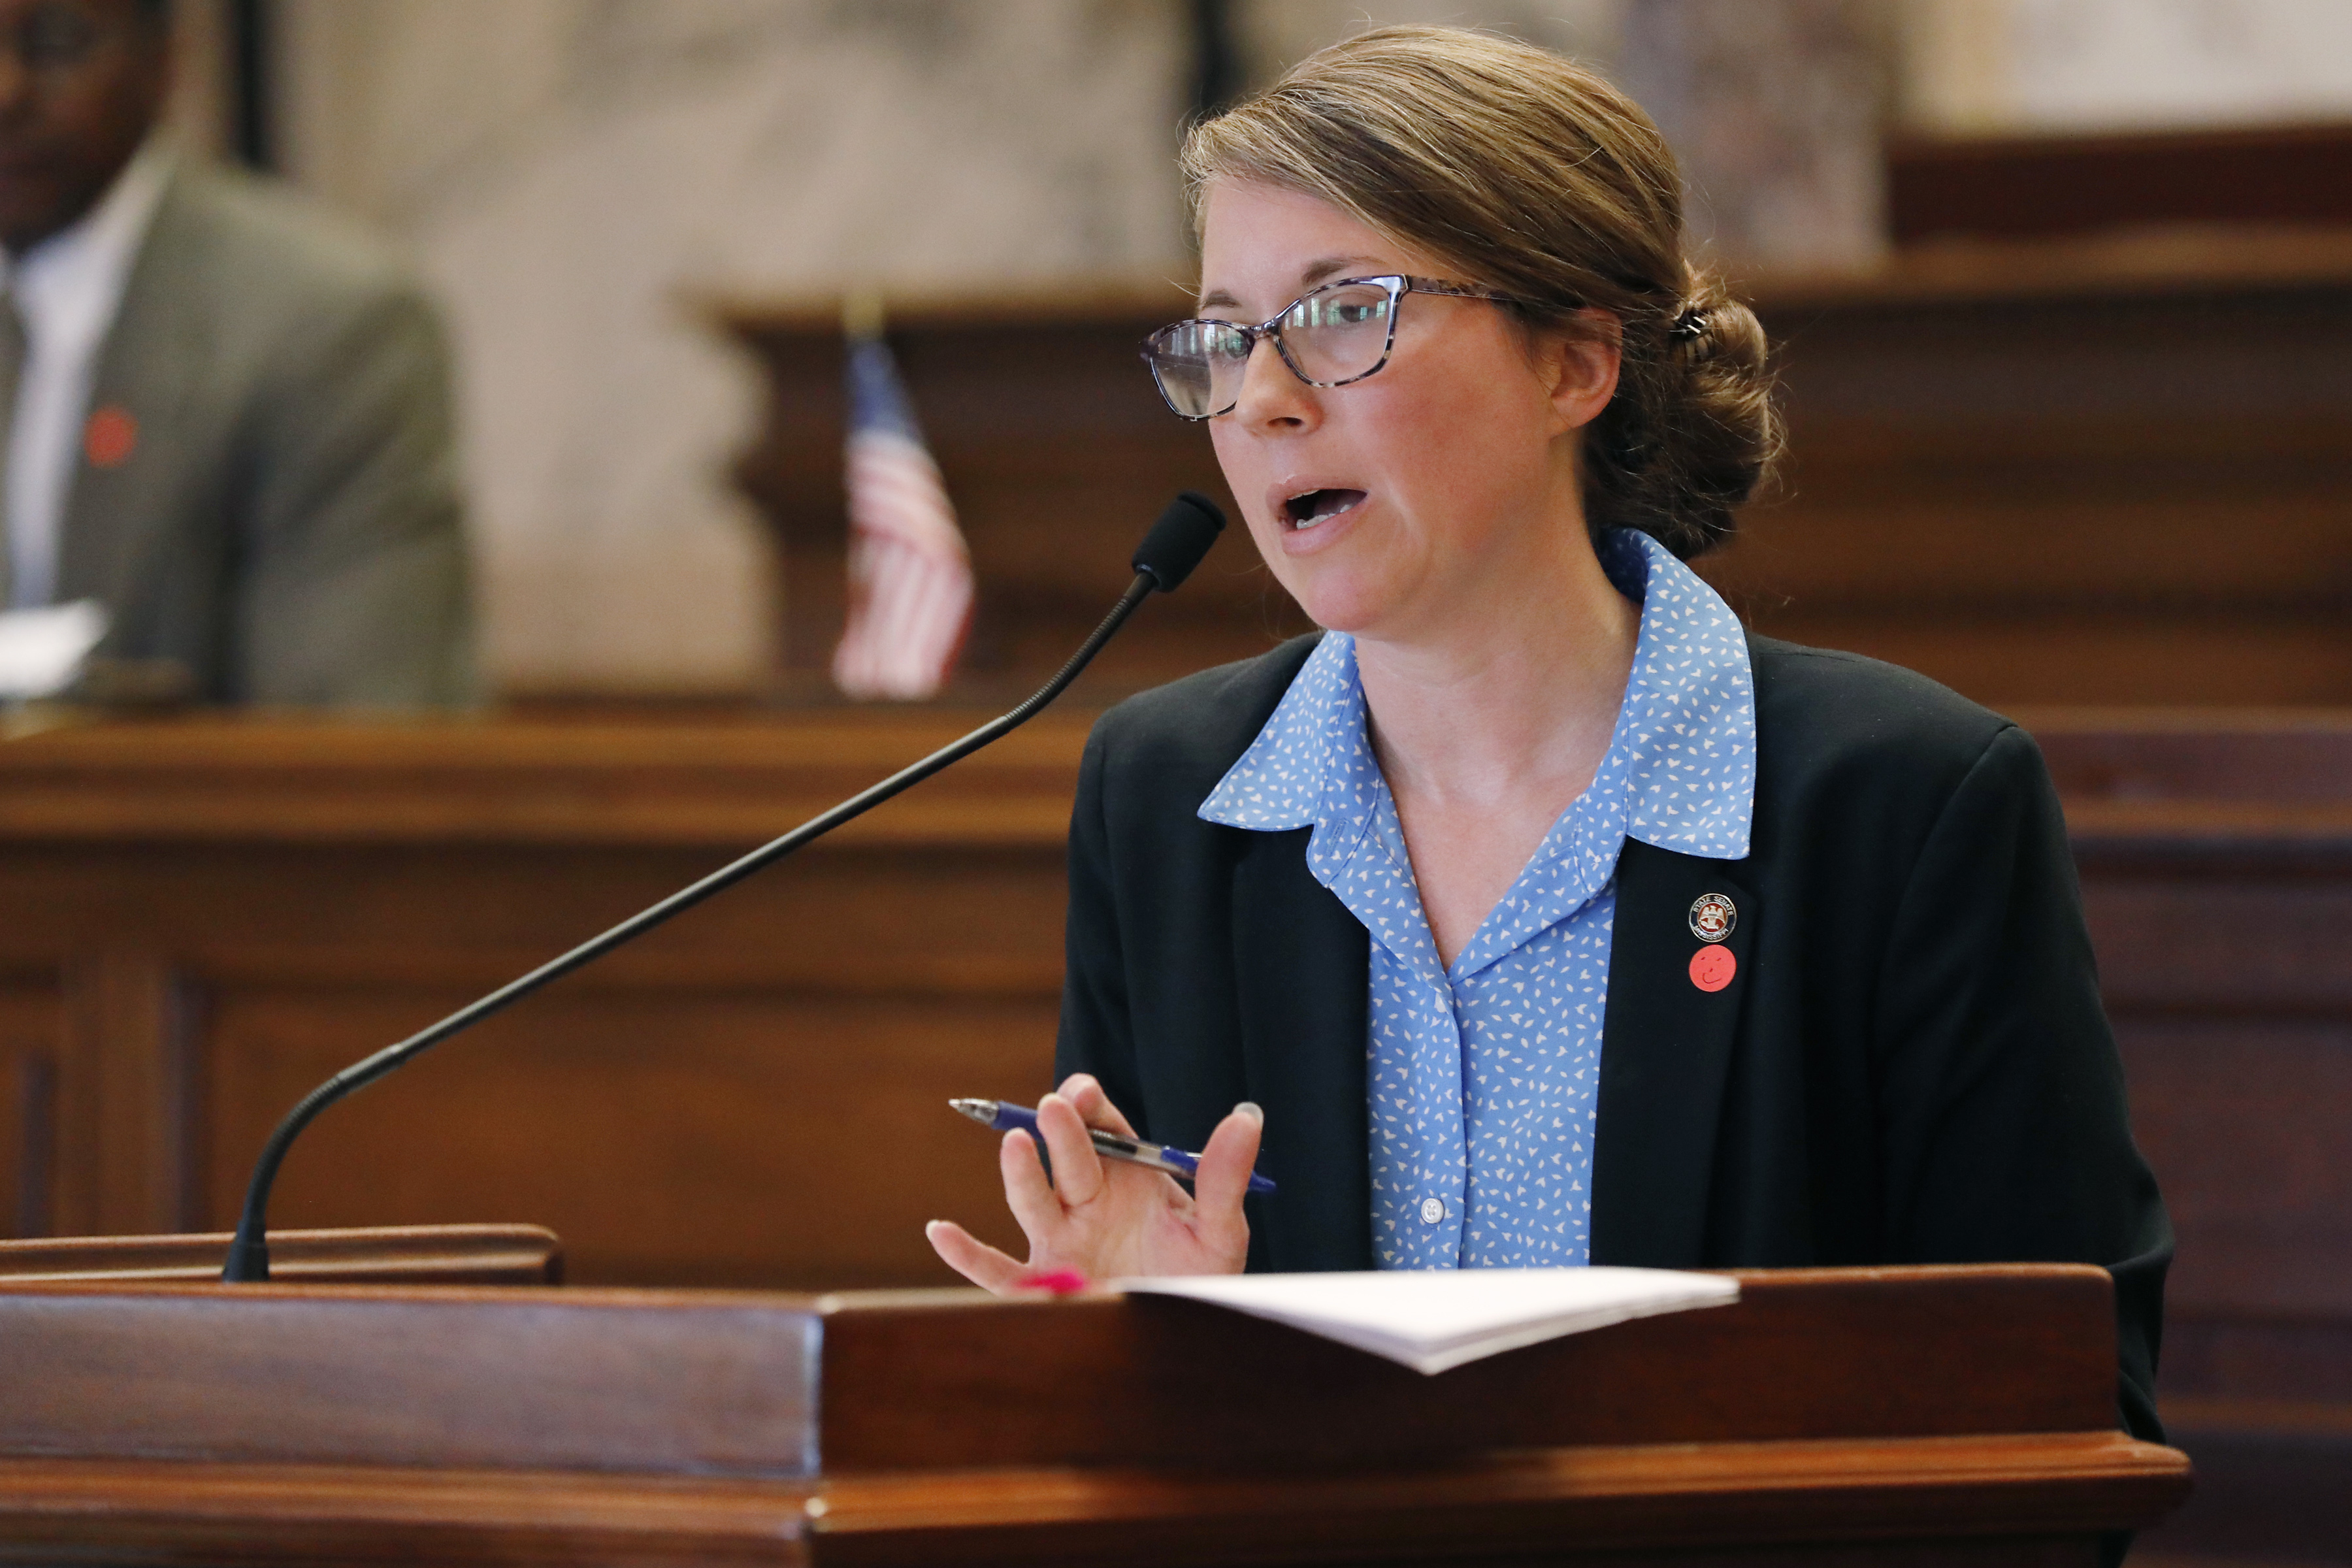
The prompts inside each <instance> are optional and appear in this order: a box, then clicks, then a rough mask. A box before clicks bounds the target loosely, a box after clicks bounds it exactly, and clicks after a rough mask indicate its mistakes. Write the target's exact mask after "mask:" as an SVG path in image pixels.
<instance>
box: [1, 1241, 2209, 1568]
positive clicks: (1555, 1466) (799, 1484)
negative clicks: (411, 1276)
mask: <svg viewBox="0 0 2352 1568" xmlns="http://www.w3.org/2000/svg"><path fill="white" fill-rule="evenodd" d="M1740 1279H1741V1281H1742V1284H1743V1287H1744V1299H1743V1300H1741V1301H1740V1302H1739V1303H1738V1305H1737V1306H1733V1307H1727V1308H1717V1309H1713V1310H1702V1311H1694V1312H1686V1313H1682V1314H1679V1315H1675V1316H1670V1317H1664V1318H1655V1319H1650V1320H1647V1321H1641V1322H1634V1323H1628V1324H1622V1325H1620V1326H1618V1327H1615V1328H1611V1329H1605V1330H1601V1331H1597V1332H1594V1333H1590V1334H1585V1335H1580V1336H1577V1337H1573V1338H1570V1339H1566V1340H1559V1341H1555V1342H1551V1343H1549V1344H1546V1345H1540V1346H1536V1347H1533V1348H1530V1349H1528V1350H1523V1351H1517V1352H1511V1353H1508V1354H1506V1355H1503V1356H1500V1357H1496V1358H1494V1359H1492V1360H1489V1361H1486V1362H1482V1363H1476V1364H1475V1365H1472V1366H1468V1367H1465V1368H1461V1369H1459V1370H1457V1371H1454V1372H1451V1373H1445V1374H1444V1375H1442V1376H1438V1377H1434V1378H1424V1377H1422V1376H1420V1375H1418V1374H1416V1373H1412V1372H1409V1371H1406V1370H1404V1369H1403V1368H1401V1367H1397V1366H1392V1365H1391V1364H1389V1363H1385V1362H1381V1361H1379V1360H1376V1359H1374V1358H1371V1357H1370V1356H1366V1355H1362V1354H1360V1353H1359V1352H1354V1351H1350V1350H1348V1349H1345V1348H1342V1347H1340V1346H1337V1345H1333V1344H1329V1343H1327V1342H1322V1341H1320V1340H1316V1339H1312V1338H1309V1337H1307V1336H1305V1335H1302V1334H1299V1333H1297V1332H1294V1331H1290V1330H1287V1329H1284V1328H1280V1327H1277V1326H1276V1325H1272V1324H1267V1323H1262V1322H1258V1321H1253V1320H1249V1319H1244V1318H1239V1317H1234V1316H1232V1315H1229V1314H1226V1313H1224V1312H1222V1311H1218V1310H1213V1309H1210V1308H1206V1307H1202V1306H1198V1305H1195V1304H1192V1303H1189V1302H1182V1301H1177V1300H1165V1299H1159V1298H1146V1297H1139V1298H1133V1299H1127V1298H1121V1297H1117V1296H1108V1295H1104V1296H1090V1297H1077V1298H1072V1299H1068V1300H1056V1301H1045V1300H1039V1301H999V1300H992V1299H990V1298H987V1297H984V1296H982V1295H981V1294H979V1293H978V1292H974V1291H964V1290H927V1291H904V1292H862V1293H855V1294H845V1295H835V1296H814V1297H811V1296H789V1295H772V1294H751V1293H728V1292H696V1291H628V1290H611V1289H556V1288H547V1287H537V1286H522V1287H514V1286H509V1287H448V1286H443V1287H436V1286H415V1285H408V1286H396V1287H385V1286H326V1285H300V1284H273V1285H268V1286H257V1287H222V1286H218V1285H197V1284H180V1283H165V1284H156V1283H121V1282H100V1283H88V1282H85V1283H78V1284H32V1283H12V1284H7V1285H5V1286H0V1390H5V1396H0V1559H5V1560H11V1561H42V1562H58V1561H65V1560H71V1561H74V1562H77V1563H228V1562H301V1563H387V1562H434V1563H520V1562H531V1563H558V1562H562V1563H614V1564H619V1563H631V1564H642V1563H752V1562H761V1563H769V1562H773V1563H856V1564H887V1563H1008V1564H1009V1563H1074V1564H1075V1563H1108V1562H1114V1561H1118V1560H1119V1559H1121V1558H1124V1557H1127V1556H1129V1555H1148V1556H1149V1557H1150V1559H1151V1560H1153V1561H1156V1562H1164V1561H1169V1560H1175V1561H1181V1562H1184V1563H1441V1562H1442V1563H1465V1562H1489V1563H1530V1562H1534V1561H1538V1560H1541V1561H1546V1562H1552V1561H1561V1560H1568V1561H1573V1562H1576V1563H1586V1564H1595V1563H1630V1562H1632V1561H1634V1560H1636V1559H1638V1560H1639V1561H1640V1562H1642V1563H1648V1564H1667V1563H1694V1564H1696V1563H1706V1564H1727V1563H1791V1564H1793V1563H1842V1564H1864V1563H1869V1564H1893V1563H1934V1564H1954V1565H1957V1564H1962V1563H2037V1564H2050V1565H2053V1568H2054V1565H2057V1564H2062V1563H2063V1564H2087V1563H2091V1562H2092V1561H2093V1560H2094V1556H2095V1542H2096V1538H2097V1537H2098V1536H2099V1535H2100V1534H2101V1533H2102V1532H2105V1531H2116V1530H2125V1529H2132V1528H2137V1527H2140V1526H2144V1525H2146V1524H2148V1523H2150V1522H2152V1521H2155V1520H2157V1519H2158V1518H2159V1517H2161V1516H2162V1515H2163V1514H2164V1513H2165V1512H2167V1511H2168V1510H2170V1509H2171V1508H2172V1507H2173V1506H2174V1505H2175V1504H2177V1503H2178V1502H2179V1500H2180V1499H2181V1498H2182V1497H2183V1496H2184V1495H2185V1494H2186V1492H2187V1490H2188V1486H2189V1475H2188V1461H2187V1460H2186V1459H2185V1458H2183V1457H2182V1456H2181V1455H2180V1454H2179V1453H2177V1452H2175V1451H2174V1450H2172V1449H2169V1448H2163V1447H2155V1446H2153V1445H2149V1444H2145V1443H2139V1442H2136V1441H2134V1440H2132V1439H2131V1438H2129V1437H2127V1436H2125V1435H2123V1434H2122V1433H2121V1432H2119V1431H2117V1430H2116V1429H2115V1397H2114V1382H2115V1357H2114V1330H2113V1327H2112V1323H2111V1318H2110V1299H2109V1284H2108V1280H2107V1278H2106V1276H2105V1274H2104V1273H2102V1272H2101V1271H2099V1270H2097V1269H2095V1268H2074V1267H2063V1266H2029V1267H1983V1268H1908V1269H1849V1270H1816V1271H1798V1272H1767V1273H1753V1274H1744V1275H1742V1276H1740Z"/></svg>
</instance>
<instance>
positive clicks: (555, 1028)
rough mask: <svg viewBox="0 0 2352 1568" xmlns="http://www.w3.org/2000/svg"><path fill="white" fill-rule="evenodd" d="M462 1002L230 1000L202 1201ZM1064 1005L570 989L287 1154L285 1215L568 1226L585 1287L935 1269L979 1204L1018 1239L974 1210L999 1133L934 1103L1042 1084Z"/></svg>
mask: <svg viewBox="0 0 2352 1568" xmlns="http://www.w3.org/2000/svg"><path fill="white" fill-rule="evenodd" d="M783 940H790V939H789V938H786V939H783ZM469 1000H471V998H470V997H469V996H467V995H466V994H462V993H459V992H455V991H450V992H425V993H417V992H409V993H404V994H403V993H387V992H383V991H379V990H376V989H373V988H369V987H362V986H355V985H354V986H314V987H306V988H304V989H301V990H299V991H291V990H286V989H280V988H277V987H268V988H264V987H243V986H240V987H236V988H235V989H234V990H225V992H224V994H223V995H222V998H221V1000H220V1001H219V1002H218V1003H217V1005H216V1006H215V1010H214V1014H213V1021H212V1026H211V1027H210V1029H209V1030H208V1031H207V1033H206V1037H205V1054H206V1058H207V1061H208V1063H209V1066H210V1076H211V1100H210V1102H209V1107H208V1111H207V1116H206V1125H207V1127H208V1128H209V1129H210V1131H211V1133H212V1145H213V1151H214V1152H213V1157H212V1159H211V1161H210V1162H209V1165H208V1171H207V1185H206V1189H205V1194H206V1202H205V1213H207V1214H210V1215H222V1216H224V1217H228V1216H233V1215H235V1214H236V1209H237V1205H238V1203H239V1202H240V1201H241V1199H242V1196H243V1194H244V1191H245V1184H246V1179H247V1173H248V1171H249V1168H250V1165H251V1159H252V1152H253V1151H254V1150H256V1149H257V1148H258V1147H259V1146H260V1143H261V1141H262V1140H263V1138H264V1137H266V1136H267V1135H268V1131H269V1128H270V1126H271V1125H272V1124H273V1123H274V1121H275V1120H276V1118H277V1116H278V1113H279V1111H280V1110H282V1109H283V1108H284V1107H286V1106H288V1105H290V1104H292V1103H293V1102H294V1101H295V1100H299V1098H300V1097H301V1096H302V1095H303V1094H304V1093H306V1092H307V1091H308V1090H309V1089H310V1088H311V1087H312V1086H313V1085H315V1084H317V1083H319V1082H320V1081H322V1080H323V1079H326V1078H327V1077H328V1076H329V1075H330V1074H331V1073H332V1072H334V1071H335V1070H336V1069H337V1068H341V1067H342V1066H344V1065H345V1064H346V1063H347V1062H349V1061H351V1060H352V1059H354V1058H356V1057H359V1056H362V1055H364V1054H366V1052H367V1051H368V1050H369V1049H371V1048H373V1047H376V1046H379V1045H383V1044H387V1043H389V1042H391V1041H392V1040H394V1039H397V1038H399V1037H402V1035H404V1034H405V1033H408V1032H411V1031H413V1029H414V1028H415V1026H417V1024H418V1022H419V1021H420V1020H421V1021H425V1022H429V1021H431V1020H432V1019H433V1018H435V1017H437V1016H441V1015H443V1014H446V1013H448V1012H452V1011H455V1010H456V1008H457V1006H459V1005H462V1004H463V1003H465V1002H467V1001H469ZM1057 1005H1058V999H1057V998H1056V997H1055V996H1054V995H1052V994H1039V995H1027V996H1002V995H988V994H922V993H921V992H919V991H915V992H910V993H908V994H898V995H888V994H867V995H864V996H857V995H846V996H845V995H839V994H825V990H824V988H823V987H822V986H819V985H813V986H804V987H803V986H793V987H783V986H777V985H774V984H766V985H758V984H754V985H750V986H746V987H743V988H741V989H740V990H739V989H737V988H736V987H733V986H723V987H721V988H719V989H718V991H717V992H716V994H703V993H700V992H698V991H697V990H694V989H689V988H686V987H680V986H663V987H659V988H652V987H645V986H636V985H630V984H625V983H618V984H593V985H586V984H584V985H583V986H581V987H578V988H576V989H571V990H567V991H566V992H564V993H562V994H557V995H554V996H551V997H549V998H547V999H546V1000H544V1001H543V1002H541V1003H538V1004H536V1005H532V1006H531V1007H530V1010H529V1011H528V1012H523V1013H518V1014H517V1015H515V1016H509V1017H507V1018H502V1019H497V1020H493V1021H492V1022H491V1023H489V1024H488V1025H485V1026H483V1027H482V1028H481V1029H480V1030H479V1031H478V1033H476V1034H475V1035H473V1036H472V1037H468V1038H466V1039H465V1040H463V1041H462V1043H453V1044H452V1046H451V1047H449V1048H448V1049H447V1050H446V1051H445V1052H444V1053H443V1054H442V1055H441V1056H439V1057H436V1058H430V1059H427V1060H425V1061H423V1062H420V1063H418V1064H417V1065H416V1066H415V1067H414V1068H410V1069H408V1070H407V1071H406V1072H405V1073H404V1074H403V1075H401V1076H399V1077H396V1078H394V1079H390V1080H387V1081H386V1082H385V1083H384V1084H383V1085H382V1086H381V1087H379V1088H376V1089H371V1090H370V1091H369V1092H368V1093H367V1094H366V1095H364V1096H362V1097H361V1098H359V1099H356V1100H353V1101H352V1103H351V1104H350V1105H348V1106H344V1107H340V1108H338V1109H337V1110H334V1111H332V1112H331V1113H330V1119H328V1120H323V1121H321V1122H320V1126H319V1128H318V1129H317V1131H316V1132H315V1133H314V1134H312V1135H311V1136H310V1137H309V1138H308V1139H307V1140H306V1142H304V1143H302V1144H300V1145H298V1146H297V1147H296V1149H295V1152H294V1153H293V1155H292V1156H291V1157H290V1158H289V1161H288V1162H287V1165H286V1169H285V1172H284V1174H283V1177H282V1178H281V1180H280V1182H279V1184H278V1197H277V1200H276V1205H275V1208H274V1211H273V1214H274V1217H275V1219H276V1221H277V1223H278V1224H280V1225H300V1226H310V1225H363V1224H391V1223H394V1222H420V1223H442V1224H454V1223H458V1222H460V1221H463V1220H465V1219H468V1218H475V1217H478V1216H480V1215H483V1214H486V1213H495V1214H502V1215H504V1214H515V1215H530V1216H531V1217H532V1218H533V1219H535V1220H538V1221H540V1222H541V1223H544V1224H547V1225H550V1226H553V1227H554V1228H555V1229H556V1230H557V1231H558V1232H559V1233H560V1234H562V1235H565V1236H567V1237H569V1236H577V1237H581V1238H582V1239H581V1240H580V1241H579V1242H577V1243H575V1244H574V1245H573V1248H572V1256H573V1258H574V1260H575V1263H574V1272H575V1275H576V1276H577V1277H579V1278H583V1279H625V1280H662V1281H667V1282H677V1283H696V1284H730V1283H733V1284H740V1283H747V1282H749V1283H761V1284H780V1285H785V1286H792V1287H799V1288H807V1289H816V1288H824V1287H828V1286H834V1285H839V1284H841V1283H843V1282H845V1281H861V1280H862V1281H893V1280H928V1279H936V1278H937V1277H938V1276H939V1268H938V1265H937V1263H936V1262H935V1261H934V1260H933V1259H932V1258H931V1256H930V1250H929V1244H928V1243H926V1242H925V1241H924V1240H923V1237H922V1226H923V1224H924V1222H925V1221H927V1220H929V1219H933V1218H936V1217H938V1216H939V1215H941V1214H943V1213H946V1212H949V1211H950V1210H955V1211H957V1212H959V1213H963V1212H966V1211H969V1213H970V1215H971V1218H972V1219H973V1220H974V1221H975V1222H976V1228H979V1229H981V1230H982V1231H984V1232H985V1233H986V1234H988V1235H990V1236H991V1237H993V1238H994V1239H996V1240H997V1241H999V1242H1001V1243H1003V1244H1005V1245H1014V1244H1016V1243H1017V1241H1018V1235H1019V1233H1018V1232H1017V1231H1015V1230H1013V1229H1012V1228H1011V1226H1009V1225H1008V1223H1007V1222H1006V1221H1005V1220H1004V1219H1003V1216H1002V1215H1000V1214H999V1213H998V1212H997V1211H998V1210H999V1209H1001V1206H1002V1205H999V1204H995V1203H992V1202H990V1201H988V1198H989V1195H990V1194H991V1193H992V1190H993V1188H994V1187H995V1186H996V1184H997V1175H996V1143H995V1140H993V1139H992V1138H990V1137H988V1136H987V1135H986V1134H984V1133H982V1132H981V1131H978V1130H976V1129H973V1130H970V1131H966V1130H964V1129H960V1128H959V1127H958V1126H957V1125H956V1122H955V1119H954V1118H952V1117H951V1116H950V1113H949V1111H948V1110H947V1108H946V1101H947V1100H950V1098H952V1097H954V1096H956V1095H959V1094H992V1095H993V1094H1001V1095H1003V1096H1004V1097H1006V1098H1009V1099H1011V1098H1019V1097H1022V1096H1031V1097H1034V1095H1035V1094H1036V1093H1037V1092H1038V1091H1039V1090H1040V1089H1041V1088H1042V1087H1043V1086H1044V1084H1045V1082H1046V1080H1047V1079H1049V1078H1050V1071H1049V1068H1050V1058H1051V1051H1052V1040H1053V1034H1054V1023H1055V1013H1056V1011H1057ZM902 1151H906V1152H902ZM915 1151H919V1153H917V1152H915Z"/></svg>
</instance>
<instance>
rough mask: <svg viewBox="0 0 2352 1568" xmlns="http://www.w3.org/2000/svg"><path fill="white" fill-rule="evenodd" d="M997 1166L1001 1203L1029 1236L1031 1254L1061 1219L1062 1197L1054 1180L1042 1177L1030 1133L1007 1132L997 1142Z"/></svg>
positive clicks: (1049, 1235) (1058, 1226)
mask: <svg viewBox="0 0 2352 1568" xmlns="http://www.w3.org/2000/svg"><path fill="white" fill-rule="evenodd" d="M996 1168H997V1169H998V1170H999V1171H1000V1172H1002V1173H1003V1176H1004V1203H1005V1206H1006V1207H1008V1208H1010V1209H1011V1210H1012V1211H1013V1219H1014V1220H1016V1221H1018V1222H1019V1224H1020V1226H1021V1229H1022V1231H1023V1233H1024V1235H1026V1236H1027V1237H1029V1250H1030V1252H1031V1254H1032V1255H1033V1256H1034V1254H1035V1253H1036V1251H1037V1250H1038V1247H1039V1244H1040V1243H1041V1242H1043V1241H1045V1240H1047V1239H1049V1238H1051V1237H1053V1236H1054V1235H1055V1233H1056V1232H1057V1231H1058V1230H1059V1229H1060V1228H1061V1226H1062V1223H1063V1215H1062V1200H1061V1199H1060V1198H1058V1197H1056V1196H1055V1194H1054V1187H1053V1184H1052V1183H1050V1182H1048V1181H1046V1180H1045V1166H1044V1165H1043V1164H1041V1163H1038V1159H1037V1145H1036V1144H1034V1143H1033V1142H1030V1141H1029V1134H1027V1133H1026V1132H1022V1131H1012V1132H1007V1133H1006V1134H1005V1135H1004V1141H1003V1142H1001V1143H999V1144H998V1145H997V1146H996Z"/></svg>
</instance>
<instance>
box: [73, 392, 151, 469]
mask: <svg viewBox="0 0 2352 1568" xmlns="http://www.w3.org/2000/svg"><path fill="white" fill-rule="evenodd" d="M138 449H139V421H138V420H136V419H134V418H132V417H131V410H129V409H128V408H125V407H123V406H122V405H121V404H120V403H110V404H108V405H106V406H105V407H103V408H98V409H93V410H91V412H90V416H89V424H87V425H85V426H82V432H81V452H82V456H83V457H85V458H89V466H90V467H91V468H121V466H122V465H123V464H125V463H127V462H129V461H130V460H131V453H133V452H135V451H137V450H138Z"/></svg>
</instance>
